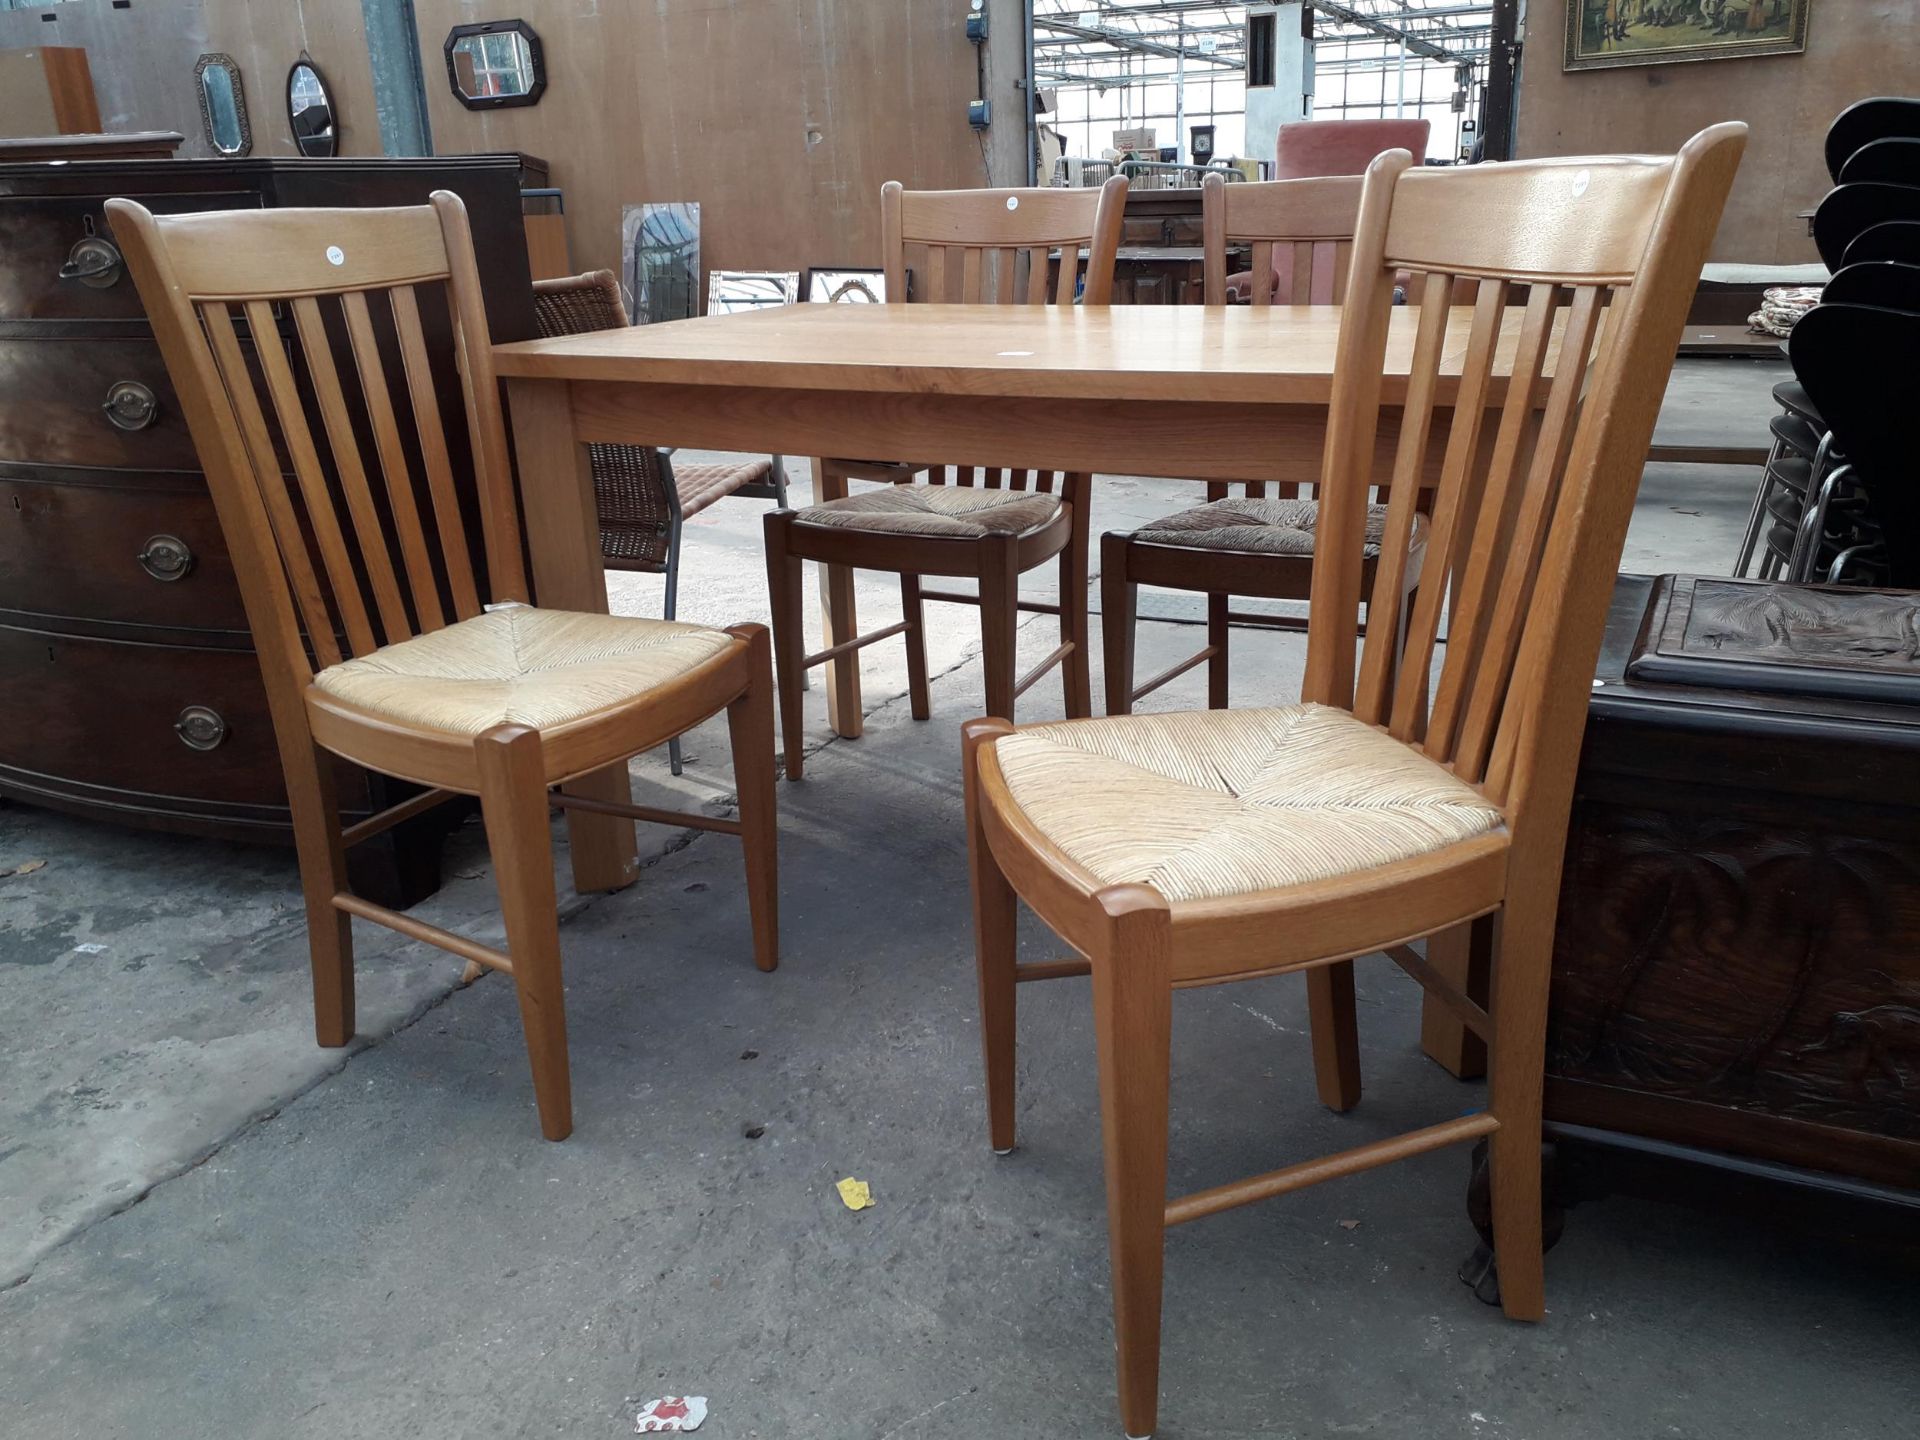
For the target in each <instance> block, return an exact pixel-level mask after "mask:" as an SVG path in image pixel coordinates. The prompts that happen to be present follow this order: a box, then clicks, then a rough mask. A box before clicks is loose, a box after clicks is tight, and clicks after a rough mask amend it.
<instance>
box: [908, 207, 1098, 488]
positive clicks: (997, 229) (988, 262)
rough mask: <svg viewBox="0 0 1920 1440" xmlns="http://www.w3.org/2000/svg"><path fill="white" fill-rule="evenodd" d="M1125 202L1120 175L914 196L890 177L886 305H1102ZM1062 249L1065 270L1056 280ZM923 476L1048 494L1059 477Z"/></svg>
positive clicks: (957, 472) (968, 472) (941, 469)
mask: <svg viewBox="0 0 1920 1440" xmlns="http://www.w3.org/2000/svg"><path fill="white" fill-rule="evenodd" d="M1126 201H1127V181H1126V178H1125V177H1124V176H1120V175H1116V176H1114V177H1112V178H1111V179H1109V180H1108V181H1107V182H1106V184H1104V185H1102V186H1101V187H1100V188H1099V189H1098V190H1091V189H1030V190H908V189H906V188H905V187H904V186H902V185H901V184H900V182H899V181H897V180H890V181H888V182H887V184H886V185H884V186H883V187H882V188H881V191H880V223H881V237H882V240H881V243H882V249H883V251H884V255H885V265H886V275H887V303H888V304H890V305H893V304H907V303H910V302H911V303H916V304H935V305H943V304H944V305H1072V304H1074V303H1076V301H1077V302H1078V303H1079V304H1082V305H1106V304H1108V303H1110V302H1111V300H1112V298H1113V270H1114V261H1115V258H1116V257H1117V255H1118V253H1119V249H1120V229H1121V222H1122V220H1123V219H1124V215H1125V211H1126ZM1082 249H1085V250H1086V251H1087V258H1086V262H1085V266H1084V268H1083V267H1082V264H1081V260H1080V252H1081V250H1082ZM1056 250H1057V251H1058V252H1059V255H1060V263H1059V269H1058V272H1057V274H1055V275H1054V276H1053V278H1052V280H1051V281H1050V280H1049V270H1050V260H1049V257H1050V254H1051V252H1053V251H1056ZM909 281H911V285H910V284H909ZM910 290H911V293H909V291H910ZM927 478H928V480H929V481H931V483H933V484H936V485H940V484H945V483H947V482H948V481H949V480H951V481H952V482H953V483H956V484H960V485H973V484H981V485H984V486H986V487H988V488H990V489H1000V488H1006V489H1012V490H1028V489H1032V490H1042V491H1048V492H1051V491H1052V490H1053V489H1054V488H1055V487H1056V485H1058V484H1059V483H1060V482H1061V478H1062V477H1061V476H1060V475H1059V474H1058V473H1057V472H1055V471H1034V470H1002V469H988V470H984V471H976V470H975V469H974V468H972V467H971V466H955V467H951V468H949V467H945V466H934V467H932V469H931V470H930V471H929V472H928V475H927Z"/></svg>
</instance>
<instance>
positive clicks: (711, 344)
mask: <svg viewBox="0 0 1920 1440" xmlns="http://www.w3.org/2000/svg"><path fill="white" fill-rule="evenodd" d="M1561 318H1562V319H1564V316H1563V317H1561ZM1471 319H1472V311H1471V310H1470V309H1469V308H1466V307H1462V308H1459V309H1456V310H1455V311H1454V312H1453V315H1452V317H1451V321H1450V324H1449V329H1448V335H1447V341H1446V347H1445V355H1444V358H1443V360H1442V365H1441V374H1442V376H1443V377H1446V376H1453V377H1457V376H1458V375H1459V372H1460V366H1461V362H1462V359H1463V357H1464V355H1465V353H1466V348H1467V334H1468V329H1469V326H1470V323H1471ZM1416 321H1417V316H1416V314H1415V312H1414V311H1413V310H1411V309H1408V308H1404V307H1402V308H1398V309H1396V310H1395V311H1394V312H1393V316H1392V321H1391V328H1390V330H1389V332H1388V342H1387V356H1386V381H1385V383H1384V385H1383V387H1382V398H1383V400H1385V401H1386V402H1387V403H1389V404H1391V403H1395V402H1396V401H1398V400H1400V399H1402V398H1404V395H1405V387H1406V373H1407V369H1408V366H1409V364H1410V362H1411V358H1412V354H1413V338H1414V328H1415V324H1416ZM1519 327H1520V311H1519V310H1518V309H1510V310H1509V311H1508V314H1507V318H1506V327H1505V330H1504V332H1503V336H1502V343H1501V346H1500V349H1499V351H1498V352H1497V358H1496V361H1495V371H1496V374H1498V373H1502V372H1505V371H1507V370H1509V369H1510V368H1511V364H1512V353H1513V348H1514V344H1515V341H1516V339H1517V337H1518V333H1519ZM1339 332H1340V309H1339V307H1337V306H1332V305H1295V306H1278V305H1276V306H1272V307H1269V308H1266V309H1254V308H1252V307H1230V308H1214V307H1210V306H1202V305H1116V306H1112V307H1093V308H1088V307H1081V306H1071V307H1069V306H1056V305H1034V306H1024V305H1022V306H999V305H787V306H781V307H778V308H773V309H766V310H759V311H754V312H751V313H742V314H733V315H712V316H706V317H703V318H701V319H696V320H676V321H673V322H671V323H668V324H664V325H636V326H631V327H629V328H627V329H624V330H600V331H595V332H593V333H592V334H588V335H570V336H566V337H563V338H559V339H553V340H523V341H519V342H517V343H514V344H510V345H499V346H496V347H494V362H495V365H496V366H497V368H498V371H499V373H500V375H502V376H503V377H509V378H527V379H547V380H581V381H594V380H598V381H613V382H619V383H626V384H662V385H724V386H739V387H751V388H757V389H776V390H779V389H793V390H816V391H818V390H833V391H843V392H844V391H849V390H857V391H861V392H867V393H875V394H915V395H927V394H935V395H958V396H1001V397H1014V398H1034V397H1040V398H1052V399H1062V400H1111V401H1148V402H1159V403H1166V402H1169V401H1180V402H1194V403H1199V402H1212V403H1229V404H1231V403H1242V404H1261V405H1289V404H1300V405H1322V406H1324V405H1325V404H1326V403H1327V401H1328V399H1329V398H1330V396H1331V394H1332V390H1333V363H1334V354H1335V349H1336V346H1337V343H1338V340H1339ZM1548 373H1549V375H1550V374H1551V369H1549V372H1548ZM1396 381H1397V382H1398V383H1397V384H1396ZM1449 388H1450V387H1449V386H1448V385H1447V384H1446V383H1445V380H1444V378H1443V381H1442V384H1441V386H1440V387H1439V390H1440V398H1441V400H1442V401H1443V402H1444V401H1445V400H1446V399H1447V398H1448V395H1447V392H1448V390H1449ZM1503 389H1504V387H1503V386H1499V385H1498V384H1497V382H1496V385H1495V387H1494V391H1495V395H1496V396H1497V395H1498V393H1499V392H1500V391H1502V390H1503Z"/></svg>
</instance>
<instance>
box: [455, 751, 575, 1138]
mask: <svg viewBox="0 0 1920 1440" xmlns="http://www.w3.org/2000/svg"><path fill="white" fill-rule="evenodd" d="M474 751H475V754H476V757H477V759H478V761H479V769H480V812H481V816H482V818H483V819H484V820H485V821H486V826H487V846H488V848H489V849H491V850H492V851H493V871H494V880H495V883H496V884H497V885H498V886H499V887H500V910H501V914H502V916H503V918H504V919H505V921H506V929H507V955H508V957H509V958H510V959H511V960H512V961H513V982H514V987H515V988H516V989H517V990H518V991H519V992H520V1024H521V1028H522V1029H524V1030H525V1031H526V1035H527V1058H528V1059H529V1060H530V1061H531V1062H532V1064H533V1096H534V1100H535V1102H536V1103H537V1104H538V1105H539V1107H540V1131H541V1133H542V1134H544V1135H545V1136H546V1137H547V1139H549V1140H564V1139H566V1138H567V1136H568V1135H570V1134H572V1133H573V1085H572V1081H571V1080H570V1078H569V1077H568V1073H567V1012H566V992H565V989H564V987H563V986H562V984H561V979H560V915H559V906H558V902H557V899H556V896H555V894H554V884H553V838H552V834H551V832H550V831H549V830H548V820H547V781H546V767H545V764H544V762H543V761H542V759H541V756H540V732H539V731H537V730H529V729H528V728H527V727H526V726H524V725H496V726H495V727H494V728H493V729H491V730H489V731H487V732H486V733H485V734H483V735H481V736H480V737H479V739H478V740H477V741H475V743H474Z"/></svg>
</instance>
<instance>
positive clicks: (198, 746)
mask: <svg viewBox="0 0 1920 1440" xmlns="http://www.w3.org/2000/svg"><path fill="white" fill-rule="evenodd" d="M173 733H174V734H176V735H178V736H179V737H180V743H181V744H183V745H185V746H186V747H187V748H188V749H189V750H217V749H219V748H220V744H221V742H222V741H223V740H225V739H226V738H227V722H226V721H225V720H223V719H221V718H220V712H219V711H218V710H210V709H208V708H207V707H206V706H205V705H189V706H187V708H186V709H184V710H182V711H181V712H180V718H179V719H178V720H176V721H174V722H173Z"/></svg>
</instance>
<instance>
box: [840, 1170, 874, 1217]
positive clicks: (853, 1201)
mask: <svg viewBox="0 0 1920 1440" xmlns="http://www.w3.org/2000/svg"><path fill="white" fill-rule="evenodd" d="M833 1188H834V1189H836V1190H838V1191H839V1192H840V1199H841V1201H842V1203H844V1204H845V1205H846V1207H847V1209H849V1210H865V1209H866V1208H867V1207H868V1206H870V1205H872V1204H873V1191H872V1189H871V1188H870V1187H869V1186H868V1184H867V1182H866V1181H864V1180H856V1179H854V1178H853V1177H852V1176H851V1175H849V1176H847V1178H846V1179H844V1180H842V1181H841V1182H840V1183H839V1184H838V1185H836V1186H834V1187H833Z"/></svg>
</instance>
